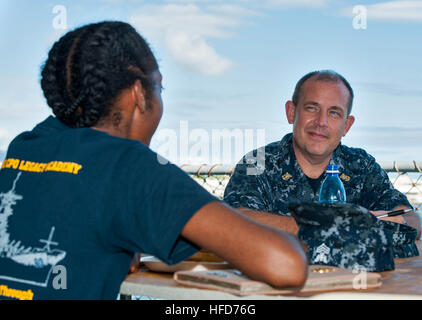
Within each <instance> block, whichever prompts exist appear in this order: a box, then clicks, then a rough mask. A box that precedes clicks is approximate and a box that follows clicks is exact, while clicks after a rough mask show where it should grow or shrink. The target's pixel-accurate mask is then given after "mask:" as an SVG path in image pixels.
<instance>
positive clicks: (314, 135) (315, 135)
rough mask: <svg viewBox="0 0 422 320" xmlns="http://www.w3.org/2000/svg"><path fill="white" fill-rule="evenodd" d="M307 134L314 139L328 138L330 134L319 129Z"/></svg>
mask: <svg viewBox="0 0 422 320" xmlns="http://www.w3.org/2000/svg"><path fill="white" fill-rule="evenodd" d="M307 134H308V135H309V136H310V137H311V138H312V139H314V140H328V135H327V134H324V133H320V132H317V131H308V132H307Z"/></svg>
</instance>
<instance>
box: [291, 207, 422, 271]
mask: <svg viewBox="0 0 422 320" xmlns="http://www.w3.org/2000/svg"><path fill="white" fill-rule="evenodd" d="M288 207H289V211H290V213H291V214H292V216H293V217H294V218H295V220H296V223H297V224H298V226H299V231H298V237H299V239H300V240H302V241H303V242H304V243H305V244H306V245H307V246H308V248H309V251H308V258H309V263H310V264H322V265H331V266H337V267H341V268H347V269H359V270H366V271H375V272H379V271H385V270H393V269H394V258H404V257H412V256H417V255H419V252H418V249H417V247H416V244H415V242H414V241H415V239H416V236H417V230H416V229H415V228H412V227H410V226H407V225H402V224H398V223H393V222H389V221H383V220H379V219H377V218H376V217H375V216H374V215H373V214H371V213H370V212H369V210H367V209H365V208H363V207H361V206H359V205H356V204H349V203H346V204H322V203H307V202H306V203H297V202H295V203H290V204H289V206H288Z"/></svg>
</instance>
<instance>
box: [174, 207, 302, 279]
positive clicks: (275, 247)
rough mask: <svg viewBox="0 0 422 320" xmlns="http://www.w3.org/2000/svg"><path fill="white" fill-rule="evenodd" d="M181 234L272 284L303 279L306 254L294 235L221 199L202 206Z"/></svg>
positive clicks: (247, 273)
mask: <svg viewBox="0 0 422 320" xmlns="http://www.w3.org/2000/svg"><path fill="white" fill-rule="evenodd" d="M182 236H183V237H185V238H186V239H188V240H190V241H192V242H193V243H195V244H196V245H198V246H200V247H201V248H204V249H206V250H209V251H211V252H213V253H214V254H216V255H217V256H219V257H221V258H222V259H224V260H226V261H228V262H229V263H230V264H232V265H233V266H234V267H236V268H237V269H239V270H240V271H241V272H242V273H244V274H245V275H246V276H248V277H250V278H251V279H255V280H259V281H264V282H266V283H269V284H270V285H272V286H275V287H299V286H302V285H303V284H304V283H305V281H306V278H307V272H308V264H307V258H306V254H305V252H304V251H303V249H302V247H301V244H300V243H299V241H298V240H297V239H296V238H295V237H294V236H292V235H289V234H287V233H285V232H283V231H281V230H277V229H275V228H272V227H270V226H264V225H262V224H259V223H257V222H255V221H253V220H252V219H250V218H248V217H246V216H244V215H242V214H241V213H238V212H237V211H235V210H234V209H232V208H230V207H228V206H226V205H225V204H223V203H221V202H211V203H209V204H207V205H205V206H204V207H202V208H201V209H200V210H199V211H198V212H197V213H196V214H195V215H194V216H193V217H192V218H191V219H190V220H189V221H188V223H187V224H186V225H185V227H184V229H183V231H182Z"/></svg>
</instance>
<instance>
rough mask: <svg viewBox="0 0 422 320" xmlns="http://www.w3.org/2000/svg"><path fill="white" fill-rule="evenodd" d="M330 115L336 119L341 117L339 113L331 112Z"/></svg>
mask: <svg viewBox="0 0 422 320" xmlns="http://www.w3.org/2000/svg"><path fill="white" fill-rule="evenodd" d="M330 114H331V115H332V116H334V117H341V114H340V112H337V111H331V112H330Z"/></svg>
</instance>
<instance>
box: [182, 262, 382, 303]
mask: <svg viewBox="0 0 422 320" xmlns="http://www.w3.org/2000/svg"><path fill="white" fill-rule="evenodd" d="M174 280H175V281H176V282H177V283H180V284H183V285H188V286H195V287H200V288H207V289H216V290H221V291H225V292H229V293H232V294H236V295H240V296H245V295H251V294H274V295H275V294H295V293H306V292H318V291H332V290H365V289H372V288H376V287H379V286H381V284H382V282H381V276H380V274H378V273H373V272H356V271H353V270H348V269H341V268H336V267H330V266H317V265H313V266H310V267H309V273H308V279H307V280H306V283H305V285H304V286H303V287H301V288H287V289H285V288H275V287H272V286H270V285H268V284H266V283H264V282H260V281H255V280H251V279H249V278H247V277H246V276H244V275H242V274H241V273H240V272H239V271H238V270H234V269H228V270H208V271H178V272H175V273H174Z"/></svg>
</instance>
